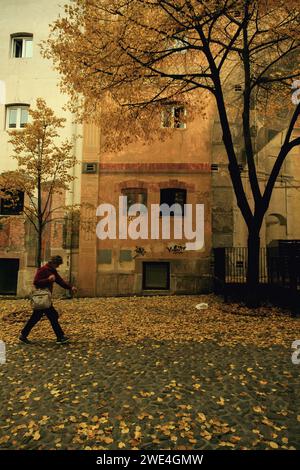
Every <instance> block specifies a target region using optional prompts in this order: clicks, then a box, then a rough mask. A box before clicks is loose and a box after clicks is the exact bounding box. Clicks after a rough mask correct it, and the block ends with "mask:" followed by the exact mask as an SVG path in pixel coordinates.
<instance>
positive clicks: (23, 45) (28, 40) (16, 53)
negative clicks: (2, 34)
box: [11, 34, 33, 59]
mask: <svg viewBox="0 0 300 470" xmlns="http://www.w3.org/2000/svg"><path fill="white" fill-rule="evenodd" d="M11 39H12V47H11V50H12V57H16V58H19V59H20V58H29V57H32V39H33V36H32V34H31V35H30V34H27V35H20V36H19V35H18V36H16V35H14V36H12V38H11Z"/></svg>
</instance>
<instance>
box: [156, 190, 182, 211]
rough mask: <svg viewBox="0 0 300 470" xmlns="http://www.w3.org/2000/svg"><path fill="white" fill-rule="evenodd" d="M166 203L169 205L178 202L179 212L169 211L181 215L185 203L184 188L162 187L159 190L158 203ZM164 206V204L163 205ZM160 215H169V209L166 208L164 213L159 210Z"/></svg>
mask: <svg viewBox="0 0 300 470" xmlns="http://www.w3.org/2000/svg"><path fill="white" fill-rule="evenodd" d="M162 204H167V206H168V207H171V206H172V205H173V204H178V205H179V206H180V207H181V211H180V213H179V211H178V213H176V211H175V213H171V214H170V215H183V214H184V205H185V204H186V189H181V188H163V189H161V190H160V205H162ZM165 207H166V206H165ZM161 215H169V211H168V210H167V208H166V214H164V212H161Z"/></svg>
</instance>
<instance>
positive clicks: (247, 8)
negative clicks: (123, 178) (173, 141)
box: [43, 0, 300, 306]
mask: <svg viewBox="0 0 300 470" xmlns="http://www.w3.org/2000/svg"><path fill="white" fill-rule="evenodd" d="M65 13H66V15H65V17H61V18H59V19H58V20H57V21H56V22H55V23H54V24H53V25H52V33H51V36H50V38H49V40H48V41H47V43H46V44H44V45H43V50H44V55H45V56H46V57H48V58H49V57H51V58H53V60H54V64H55V66H56V68H57V69H58V71H59V72H60V73H61V76H62V89H63V91H66V92H67V93H69V94H70V96H71V101H70V103H71V108H72V110H73V111H76V112H77V114H78V116H79V117H80V118H81V119H85V118H86V119H91V117H92V119H94V120H95V121H97V122H99V123H101V127H102V129H103V132H104V135H105V145H107V146H110V147H111V148H119V147H121V146H124V145H127V144H128V143H130V142H133V141H134V140H136V139H143V140H145V141H151V140H154V139H162V138H164V136H165V135H166V133H164V134H162V129H161V128H160V125H159V120H158V119H157V116H159V115H160V108H161V107H162V106H163V105H164V104H165V103H183V104H184V105H185V106H186V107H187V109H188V115H187V118H186V119H193V116H194V115H195V113H197V112H199V113H204V112H205V107H206V104H207V102H208V101H207V100H209V99H212V100H214V102H215V104H216V108H217V110H218V114H219V118H220V124H221V128H222V134H223V144H224V147H225V150H226V154H227V156H228V170H229V174H230V177H231V180H232V185H233V189H234V193H235V196H236V201H237V205H238V207H239V209H240V211H241V213H242V215H243V218H244V220H245V223H246V225H247V228H248V273H247V281H248V285H249V289H248V292H249V294H250V297H249V299H248V304H249V305H250V304H251V305H253V306H254V305H256V304H257V303H258V299H257V295H256V294H255V293H256V292H257V287H258V282H259V253H260V229H261V226H262V222H263V219H264V216H265V214H266V211H267V209H268V206H269V203H270V199H271V196H272V191H273V188H274V185H275V182H276V180H277V177H278V175H279V173H280V170H281V168H282V165H283V162H284V160H285V158H286V157H287V155H288V154H289V152H290V151H291V150H292V149H293V148H294V147H296V146H298V145H299V144H300V138H296V137H294V136H293V130H294V126H295V123H296V121H297V118H298V116H299V112H300V105H299V104H298V105H297V106H293V105H292V103H291V84H292V83H293V81H294V80H296V79H298V78H299V75H300V70H299V52H300V42H299V26H300V17H299V6H297V4H296V2H294V1H290V0H256V1H253V0H207V1H202V0H172V1H170V0H161V1H156V0H74V1H73V2H72V3H71V5H70V4H69V5H67V6H66V7H65ZM234 78H235V83H236V79H237V78H238V79H239V80H240V84H241V89H242V93H241V99H240V102H239V106H238V108H239V117H240V122H241V126H242V138H243V147H244V152H245V155H246V162H247V171H248V178H249V183H250V188H251V197H248V196H247V193H246V190H245V183H244V182H243V180H242V177H241V174H240V169H239V164H238V155H237V149H236V147H235V144H234V139H233V128H232V124H231V123H232V121H231V119H230V116H231V110H232V103H231V100H230V98H229V95H228V94H227V92H226V90H227V89H228V86H229V85H230V82H232V81H233V80H234ZM253 103H254V107H255V111H256V112H261V113H263V115H264V116H265V119H266V121H267V122H268V120H272V119H273V117H276V114H277V111H278V109H281V108H282V107H284V108H287V109H288V110H289V115H288V120H287V124H286V126H285V127H286V128H285V137H284V140H283V144H282V146H281V148H280V151H279V153H278V155H277V158H276V159H275V163H274V166H273V168H272V169H271V171H270V174H269V175H268V177H267V180H266V181H265V182H260V181H259V178H258V174H257V164H256V154H255V152H256V150H255V146H254V143H253V136H252V133H251V126H252V121H253V112H254V110H253ZM164 130H165V129H164Z"/></svg>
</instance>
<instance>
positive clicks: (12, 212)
mask: <svg viewBox="0 0 300 470" xmlns="http://www.w3.org/2000/svg"><path fill="white" fill-rule="evenodd" d="M8 192H9V191H8ZM16 192H17V193H18V201H17V202H16V203H15V206H12V207H11V208H10V209H9V208H6V210H5V208H4V204H5V201H7V199H5V198H0V216H1V217H10V216H12V217H15V216H18V215H22V214H23V212H24V203H25V193H24V191H21V190H17V191H16ZM21 206H22V209H21ZM3 209H4V210H3ZM16 209H19V210H16Z"/></svg>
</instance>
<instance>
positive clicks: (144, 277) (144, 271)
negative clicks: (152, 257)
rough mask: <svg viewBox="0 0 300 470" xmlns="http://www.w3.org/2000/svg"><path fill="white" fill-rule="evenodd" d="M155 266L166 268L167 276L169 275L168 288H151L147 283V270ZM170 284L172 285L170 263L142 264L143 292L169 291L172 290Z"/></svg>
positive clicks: (144, 262)
mask: <svg viewBox="0 0 300 470" xmlns="http://www.w3.org/2000/svg"><path fill="white" fill-rule="evenodd" d="M153 265H164V267H165V268H166V274H167V279H166V280H167V283H166V287H161V286H157V287H156V286H154V287H149V286H147V283H146V270H147V268H150V267H151V266H153ZM170 284H171V265H170V262H169V261H143V263H142V289H143V291H154V290H158V291H160V290H163V291H169V290H170Z"/></svg>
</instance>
